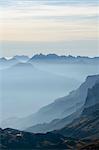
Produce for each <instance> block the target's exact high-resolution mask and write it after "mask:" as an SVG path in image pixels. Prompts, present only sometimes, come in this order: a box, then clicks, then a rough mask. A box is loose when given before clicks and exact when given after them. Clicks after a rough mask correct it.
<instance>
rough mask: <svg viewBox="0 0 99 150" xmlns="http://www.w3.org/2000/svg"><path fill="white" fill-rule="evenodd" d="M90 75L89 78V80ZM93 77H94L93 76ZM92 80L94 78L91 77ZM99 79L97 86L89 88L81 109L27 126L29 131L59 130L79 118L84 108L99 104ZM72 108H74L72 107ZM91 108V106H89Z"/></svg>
mask: <svg viewBox="0 0 99 150" xmlns="http://www.w3.org/2000/svg"><path fill="white" fill-rule="evenodd" d="M89 78H90V77H88V78H87V80H90V79H89ZM91 78H92V77H91ZM91 80H92V79H91ZM98 82H99V79H98V78H97V80H96V83H97V84H96V83H95V86H94V87H93V88H92V89H88V95H87V99H86V101H85V104H84V106H82V107H81V108H80V109H78V110H77V111H76V112H74V113H72V114H71V115H69V116H67V117H65V118H63V119H55V120H53V121H51V122H50V123H43V124H38V125H35V126H32V127H29V128H27V131H29V132H34V133H37V132H39V133H46V132H48V131H52V130H57V129H61V128H63V127H64V126H66V125H67V124H69V123H70V122H72V121H73V120H74V119H75V117H76V118H78V117H79V116H80V114H81V113H82V111H83V109H84V110H85V108H87V107H91V106H93V105H97V104H98V103H99V87H98V86H99V84H98ZM71 109H72V108H71ZM88 110H89V108H88Z"/></svg>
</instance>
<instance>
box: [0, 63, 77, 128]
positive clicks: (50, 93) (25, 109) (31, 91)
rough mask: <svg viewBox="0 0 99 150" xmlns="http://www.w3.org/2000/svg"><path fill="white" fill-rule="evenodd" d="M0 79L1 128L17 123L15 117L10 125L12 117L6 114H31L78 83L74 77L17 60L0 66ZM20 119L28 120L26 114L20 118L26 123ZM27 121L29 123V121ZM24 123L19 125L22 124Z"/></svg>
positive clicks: (15, 125)
mask: <svg viewBox="0 0 99 150" xmlns="http://www.w3.org/2000/svg"><path fill="white" fill-rule="evenodd" d="M0 79H2V80H0V85H2V86H0V92H1V93H4V94H0V101H1V102H2V108H3V109H2V114H3V119H4V120H3V123H2V127H4V128H6V127H10V128H18V127H20V126H21V125H19V124H21V122H20V121H19V123H16V121H15V124H14V122H12V125H11V120H12V119H9V120H10V121H8V119H7V118H12V117H15V118H16V117H18V118H20V117H21V118H22V117H24V116H27V115H29V114H33V113H34V112H36V111H37V109H39V108H40V107H41V106H44V105H45V104H48V103H49V102H50V101H51V102H52V101H53V100H54V99H56V98H57V97H59V96H60V95H64V94H63V93H65V91H66V92H67V91H68V90H69V89H70V88H73V86H74V85H77V84H78V81H76V80H75V79H72V78H69V77H65V76H62V75H59V74H55V73H51V72H50V73H49V72H47V71H44V70H41V69H39V68H37V66H35V65H33V64H31V63H29V62H26V63H22V62H18V63H17V64H15V65H13V66H12V67H10V68H7V69H3V70H0ZM65 85H66V86H65ZM63 89H64V91H63ZM12 104H13V107H12ZM23 104H24V105H23ZM6 110H7V111H6ZM17 110H18V111H17ZM6 119H7V120H6ZM23 120H27V118H25V119H24V118H23V119H22V124H23V125H24V124H26V123H23V122H25V121H23ZM30 121H32V120H30ZM8 122H9V123H10V124H9V123H8ZM26 122H27V123H28V121H26ZM13 124H14V125H13ZM17 125H18V126H17ZM23 125H22V128H23V127H24V126H23ZM27 125H28V124H27ZM31 125H32V124H30V126H31Z"/></svg>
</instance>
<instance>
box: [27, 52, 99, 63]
mask: <svg viewBox="0 0 99 150" xmlns="http://www.w3.org/2000/svg"><path fill="white" fill-rule="evenodd" d="M58 61H59V62H62V63H87V64H89V63H99V57H94V58H90V57H81V56H77V57H75V56H71V55H68V56H65V55H62V56H58V55H56V54H47V55H44V54H36V55H34V56H33V57H32V58H30V60H29V62H50V63H52V62H55V63H57V62H58Z"/></svg>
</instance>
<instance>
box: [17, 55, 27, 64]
mask: <svg viewBox="0 0 99 150" xmlns="http://www.w3.org/2000/svg"><path fill="white" fill-rule="evenodd" d="M14 58H15V59H17V60H18V61H19V62H23V63H25V62H27V61H28V60H29V57H28V56H24V55H21V56H19V55H16V56H14Z"/></svg>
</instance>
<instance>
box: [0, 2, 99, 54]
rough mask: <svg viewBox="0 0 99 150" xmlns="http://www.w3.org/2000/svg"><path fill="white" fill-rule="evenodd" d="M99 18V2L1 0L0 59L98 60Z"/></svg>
mask: <svg viewBox="0 0 99 150" xmlns="http://www.w3.org/2000/svg"><path fill="white" fill-rule="evenodd" d="M98 17H99V9H98V0H83V1H82V0H14V1H13V0H1V1H0V56H13V55H16V54H19V55H21V54H24V55H32V54H34V53H56V54H59V55H61V54H71V55H88V56H97V55H98V54H99V51H98V48H99V45H98V41H99V40H98V39H99V32H98V31H99V29H98V25H99V20H98V19H99V18H98ZM2 41H3V42H2ZM29 43H30V45H29ZM77 43H78V44H77Z"/></svg>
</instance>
